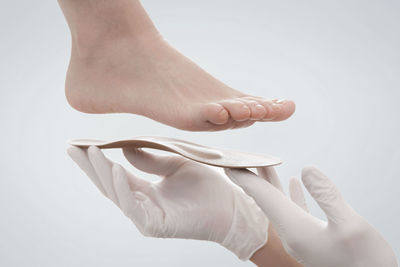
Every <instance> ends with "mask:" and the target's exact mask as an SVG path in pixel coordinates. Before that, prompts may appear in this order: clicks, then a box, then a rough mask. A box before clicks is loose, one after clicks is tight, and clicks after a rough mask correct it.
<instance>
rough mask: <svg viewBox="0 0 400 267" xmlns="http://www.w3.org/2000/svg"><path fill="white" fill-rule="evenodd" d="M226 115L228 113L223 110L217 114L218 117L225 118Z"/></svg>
mask: <svg viewBox="0 0 400 267" xmlns="http://www.w3.org/2000/svg"><path fill="white" fill-rule="evenodd" d="M227 113H228V111H226V110H225V109H221V110H220V111H219V112H218V115H219V116H220V117H223V116H225V115H226V114H227Z"/></svg>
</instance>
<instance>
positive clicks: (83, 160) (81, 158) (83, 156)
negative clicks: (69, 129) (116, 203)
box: [67, 146, 107, 196]
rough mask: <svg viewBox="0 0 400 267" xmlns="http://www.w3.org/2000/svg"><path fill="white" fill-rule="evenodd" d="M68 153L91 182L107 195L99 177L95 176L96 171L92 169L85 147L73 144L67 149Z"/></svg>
mask: <svg viewBox="0 0 400 267" xmlns="http://www.w3.org/2000/svg"><path fill="white" fill-rule="evenodd" d="M67 152H68V155H69V156H70V157H71V159H72V160H73V161H74V162H75V163H76V164H78V166H79V167H80V168H81V169H82V171H84V172H85V173H86V175H87V176H88V177H89V178H90V180H92V182H93V183H94V184H95V185H96V187H97V188H98V189H99V190H100V191H101V192H102V193H103V194H104V195H105V196H107V193H106V191H105V190H104V188H103V185H102V184H101V182H100V180H99V177H98V176H97V173H96V171H95V170H94V168H93V166H92V163H91V162H90V160H89V158H88V155H87V149H82V148H78V147H75V146H71V147H69V148H68V149H67Z"/></svg>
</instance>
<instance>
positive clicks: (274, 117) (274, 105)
mask: <svg viewBox="0 0 400 267" xmlns="http://www.w3.org/2000/svg"><path fill="white" fill-rule="evenodd" d="M295 110H296V105H295V103H294V102H293V101H291V100H272V101H271V104H270V113H269V115H267V116H266V117H265V118H264V120H268V121H283V120H286V119H288V118H289V117H290V116H292V114H293V113H294V111H295Z"/></svg>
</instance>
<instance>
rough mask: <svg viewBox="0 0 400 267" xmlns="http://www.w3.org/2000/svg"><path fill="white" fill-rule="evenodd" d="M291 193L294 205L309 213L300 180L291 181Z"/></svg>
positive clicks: (293, 179)
mask: <svg viewBox="0 0 400 267" xmlns="http://www.w3.org/2000/svg"><path fill="white" fill-rule="evenodd" d="M289 193H290V198H291V199H292V201H293V202H294V203H296V204H297V205H298V206H299V207H300V208H302V209H303V210H304V211H306V212H309V211H308V207H307V203H306V198H305V197H304V192H303V189H302V188H301V184H300V181H299V180H298V179H296V178H292V179H290V183H289Z"/></svg>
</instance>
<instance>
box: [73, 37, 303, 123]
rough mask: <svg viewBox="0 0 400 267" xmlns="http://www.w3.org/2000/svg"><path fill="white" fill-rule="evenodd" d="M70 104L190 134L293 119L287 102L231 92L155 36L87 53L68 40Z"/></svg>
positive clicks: (115, 41)
mask: <svg viewBox="0 0 400 267" xmlns="http://www.w3.org/2000/svg"><path fill="white" fill-rule="evenodd" d="M66 97H67V99H68V102H69V103H70V105H71V106H72V107H73V108H75V109H77V110H79V111H82V112H86V113H133V114H138V115H143V116H146V117H148V118H151V119H153V120H156V121H159V122H161V123H164V124H167V125H170V126H173V127H175V128H179V129H182V130H189V131H218V130H225V129H232V128H241V127H247V126H250V125H252V124H253V123H254V122H256V121H281V120H285V119H287V118H288V117H290V116H291V115H292V113H293V112H294V110H295V105H294V103H293V102H292V101H288V100H267V99H263V98H260V97H255V96H250V95H247V94H244V93H241V92H239V91H237V90H234V89H232V88H230V87H228V86H227V85H225V84H223V83H222V82H220V81H218V80H217V79H215V78H214V77H212V76H211V75H210V74H208V73H207V72H205V71H204V70H203V69H201V68H200V67H199V66H197V65H196V64H195V63H193V62H192V61H191V60H190V59H188V58H187V57H185V56H183V55H182V54H180V53H179V52H178V51H176V50H175V49H174V48H173V47H171V46H170V45H169V44H168V43H167V42H166V41H165V40H163V38H161V37H160V36H156V37H155V38H148V39H146V40H140V41H139V40H138V39H137V38H135V37H134V36H132V38H131V37H129V35H128V36H123V37H120V38H114V39H112V40H108V41H104V42H102V41H100V42H99V41H98V40H97V42H96V44H95V45H93V46H90V49H80V47H78V45H77V44H76V43H74V42H73V46H72V55H71V62H70V65H69V69H68V73H67V80H66Z"/></svg>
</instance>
